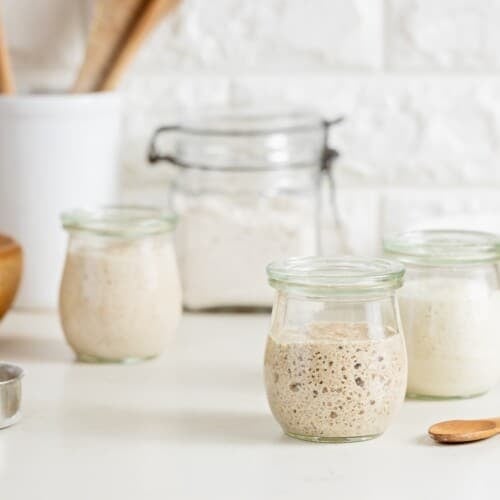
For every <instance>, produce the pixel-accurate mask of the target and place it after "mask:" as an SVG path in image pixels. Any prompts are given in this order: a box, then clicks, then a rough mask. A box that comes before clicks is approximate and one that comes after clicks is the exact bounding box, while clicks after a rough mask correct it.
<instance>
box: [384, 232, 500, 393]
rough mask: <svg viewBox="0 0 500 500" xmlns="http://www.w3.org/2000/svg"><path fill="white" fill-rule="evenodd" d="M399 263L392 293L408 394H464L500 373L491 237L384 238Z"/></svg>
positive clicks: (499, 308)
mask: <svg viewBox="0 0 500 500" xmlns="http://www.w3.org/2000/svg"><path fill="white" fill-rule="evenodd" d="M385 251H386V253H387V254H388V255H390V256H393V257H396V258H397V259H399V260H400V261H401V262H402V263H403V264H404V265H405V267H406V279H405V285H404V287H403V288H402V290H401V291H400V292H399V294H398V296H399V304H400V307H401V318H402V323H403V331H404V333H405V336H406V345H407V349H408V363H409V372H408V395H409V396H413V397H425V398H464V397H469V396H475V395H478V394H481V393H484V392H486V391H488V390H489V389H490V388H491V387H492V386H493V385H495V384H496V383H497V381H498V379H499V377H500V291H499V279H498V269H497V267H496V265H495V264H496V263H497V262H498V260H499V258H500V245H499V240H498V238H497V237H496V236H494V235H492V234H488V233H481V232H474V231H441V230H429V231H415V232H408V233H404V234H401V235H398V236H395V237H391V238H387V239H386V241H385Z"/></svg>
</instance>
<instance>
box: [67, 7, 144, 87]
mask: <svg viewBox="0 0 500 500" xmlns="http://www.w3.org/2000/svg"><path fill="white" fill-rule="evenodd" d="M145 3H146V0H95V1H94V8H93V13H92V25H91V28H90V32H89V39H88V42H87V49H86V52H85V59H84V61H83V63H82V66H81V67H80V71H79V73H78V76H77V79H76V81H75V83H74V84H73V88H72V92H74V93H81V92H93V91H94V90H95V89H96V88H97V87H98V86H99V84H100V83H101V81H102V79H103V78H104V75H105V72H106V71H107V69H108V67H109V66H110V64H111V62H112V61H113V59H114V58H115V57H116V54H117V52H118V50H119V48H120V47H121V45H122V44H123V42H124V41H125V39H126V37H127V34H128V32H129V30H130V28H131V26H132V24H133V22H134V21H135V19H136V18H137V16H138V14H139V12H140V11H141V9H142V7H143V6H144V5H145Z"/></svg>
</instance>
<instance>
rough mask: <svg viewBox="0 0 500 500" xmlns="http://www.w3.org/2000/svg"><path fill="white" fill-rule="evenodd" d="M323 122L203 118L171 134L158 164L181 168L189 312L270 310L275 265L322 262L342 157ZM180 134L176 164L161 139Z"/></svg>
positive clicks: (178, 202)
mask: <svg viewBox="0 0 500 500" xmlns="http://www.w3.org/2000/svg"><path fill="white" fill-rule="evenodd" d="M332 123H334V122H326V121H324V120H323V119H322V118H321V117H319V116H318V115H316V114H314V113H310V112H303V111H295V112H278V111H277V112H274V111H272V112H263V111H247V110H241V109H240V110H231V111H212V112H202V113H200V114H199V115H196V116H192V117H188V118H186V119H185V120H183V121H182V122H181V123H180V124H179V125H176V126H172V127H162V128H161V129H159V130H158V131H157V132H156V133H155V136H154V138H153V141H152V146H151V151H150V160H151V162H157V161H160V160H167V161H169V162H171V163H173V164H174V165H176V166H177V176H176V178H175V181H174V182H173V183H172V185H171V192H170V201H171V204H172V209H173V210H174V211H175V212H176V213H178V214H179V215H180V222H179V228H178V231H177V235H176V244H177V250H178V252H177V253H178V256H179V266H180V273H181V280H182V285H183V291H184V305H185V306H186V308H188V309H194V310H197V309H219V308H223V309H227V308H238V309H241V308H251V309H253V308H260V307H267V308H269V307H270V306H271V303H272V293H271V290H269V288H268V287H267V286H266V282H265V279H263V276H262V272H263V269H264V268H265V266H266V264H267V263H268V262H270V261H272V260H276V259H282V258H285V257H287V256H289V255H316V254H318V253H319V252H320V244H321V242H320V231H319V225H320V212H321V210H320V205H321V196H320V179H321V172H322V168H324V169H325V170H326V169H327V167H328V166H329V165H330V163H331V162H330V160H331V159H332V158H334V157H335V155H336V153H335V151H333V150H331V149H329V148H327V147H326V137H327V131H328V128H329V127H330V125H331V124H332ZM164 132H168V133H170V134H175V146H174V152H173V153H172V154H167V155H165V154H159V153H158V152H157V145H156V139H157V137H158V136H159V135H160V134H162V133H164Z"/></svg>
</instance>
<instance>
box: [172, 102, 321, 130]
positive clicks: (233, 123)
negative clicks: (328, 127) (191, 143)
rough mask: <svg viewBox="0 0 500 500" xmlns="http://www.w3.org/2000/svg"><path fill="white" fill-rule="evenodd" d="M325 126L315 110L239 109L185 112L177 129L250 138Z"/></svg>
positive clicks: (281, 108) (269, 107)
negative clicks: (251, 136)
mask: <svg viewBox="0 0 500 500" xmlns="http://www.w3.org/2000/svg"><path fill="white" fill-rule="evenodd" d="M324 124H325V120H324V119H323V118H322V116H321V115H320V114H319V113H317V112H316V111H314V110H312V109H302V108H288V107H281V106H272V107H271V106H267V107H255V106H252V107H246V106H235V107H227V108H215V107H214V108H202V109H201V110H199V111H197V112H196V113H189V112H188V113H185V114H184V116H183V118H182V119H181V120H180V121H179V123H178V125H177V127H178V130H179V131H180V132H183V133H188V134H196V135H224V136H227V135H229V136H233V135H241V136H246V135H267V134H274V133H277V132H285V133H287V132H296V131H297V132H301V131H307V130H321V129H323V128H324Z"/></svg>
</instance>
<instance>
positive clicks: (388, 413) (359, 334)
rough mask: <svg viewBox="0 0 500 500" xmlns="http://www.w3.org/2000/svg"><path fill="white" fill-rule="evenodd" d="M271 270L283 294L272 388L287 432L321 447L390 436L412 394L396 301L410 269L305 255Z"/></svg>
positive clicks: (273, 339)
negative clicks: (408, 390) (389, 430)
mask: <svg viewBox="0 0 500 500" xmlns="http://www.w3.org/2000/svg"><path fill="white" fill-rule="evenodd" d="M267 272H268V276H269V283H270V284H271V286H272V287H273V288H275V289H276V295H275V299H274V306H273V313H272V320H271V329H270V334H269V337H268V341H267V347H266V353H265V361H264V367H265V383H266V389H267V397H268V401H269V405H270V407H271V410H272V412H273V415H274V417H275V418H276V420H277V421H278V422H279V424H280V425H281V427H282V428H283V430H284V431H285V433H286V434H288V435H290V436H292V437H296V438H299V439H305V440H309V441H318V442H341V441H361V440H365V439H370V438H373V437H376V436H378V435H380V434H382V433H383V432H384V431H385V430H386V428H387V426H388V425H389V423H390V421H391V420H392V418H393V417H394V415H395V413H396V412H397V411H398V409H399V407H400V405H401V403H402V402H403V400H404V395H405V389H406V374H407V361H406V351H405V344H404V338H403V335H402V333H401V326H400V320H399V313H398V305H397V301H396V298H395V290H396V289H397V288H399V287H400V286H401V284H402V279H403V274H404V270H403V266H402V265H401V264H399V263H398V262H395V261H390V260H383V259H361V258H346V259H340V258H338V259H337V258H319V257H305V258H291V259H288V260H286V261H284V262H282V263H273V264H270V265H269V266H268V268H267Z"/></svg>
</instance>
